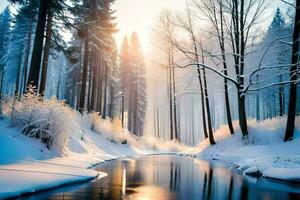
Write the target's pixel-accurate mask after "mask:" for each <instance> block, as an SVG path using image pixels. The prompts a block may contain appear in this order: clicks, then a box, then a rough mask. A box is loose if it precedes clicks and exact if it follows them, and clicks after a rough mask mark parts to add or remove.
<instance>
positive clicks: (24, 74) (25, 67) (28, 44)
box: [22, 20, 33, 93]
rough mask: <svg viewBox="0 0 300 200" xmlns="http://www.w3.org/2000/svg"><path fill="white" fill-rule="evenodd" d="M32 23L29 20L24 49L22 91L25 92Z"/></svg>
mask: <svg viewBox="0 0 300 200" xmlns="http://www.w3.org/2000/svg"><path fill="white" fill-rule="evenodd" d="M32 24H33V21H32V20H31V21H30V27H29V31H28V36H27V41H26V50H25V58H24V67H23V68H24V70H23V91H22V93H25V91H26V86H27V72H28V61H29V55H30V46H31V37H32Z"/></svg>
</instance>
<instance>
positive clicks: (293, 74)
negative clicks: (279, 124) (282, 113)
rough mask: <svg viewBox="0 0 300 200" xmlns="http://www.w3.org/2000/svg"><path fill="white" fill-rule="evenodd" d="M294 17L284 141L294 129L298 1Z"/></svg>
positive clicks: (299, 24) (298, 0) (289, 137)
mask: <svg viewBox="0 0 300 200" xmlns="http://www.w3.org/2000/svg"><path fill="white" fill-rule="evenodd" d="M295 8H296V16H295V22H294V33H293V52H292V63H291V64H292V65H291V67H290V81H291V83H290V97H289V105H288V106H289V107H288V116H287V117H288V118H287V125H286V131H285V137H284V141H288V140H292V139H293V137H294V129H295V116H296V97H297V70H298V65H299V36H300V35H299V33H300V0H296V7H295Z"/></svg>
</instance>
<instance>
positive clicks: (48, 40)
mask: <svg viewBox="0 0 300 200" xmlns="http://www.w3.org/2000/svg"><path fill="white" fill-rule="evenodd" d="M51 35H52V13H51V2H49V8H48V18H47V28H46V42H45V48H44V55H43V63H42V75H41V83H40V88H39V93H40V95H44V92H45V88H46V79H47V68H48V60H49V54H50V45H51Z"/></svg>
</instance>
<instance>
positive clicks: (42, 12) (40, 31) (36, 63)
mask: <svg viewBox="0 0 300 200" xmlns="http://www.w3.org/2000/svg"><path fill="white" fill-rule="evenodd" d="M48 6H49V0H40V6H39V14H38V21H37V25H36V31H35V38H34V45H33V51H32V56H31V64H30V71H29V77H28V82H27V84H31V85H33V86H38V85H39V76H40V66H41V59H42V52H43V42H44V32H45V26H46V15H47V10H48Z"/></svg>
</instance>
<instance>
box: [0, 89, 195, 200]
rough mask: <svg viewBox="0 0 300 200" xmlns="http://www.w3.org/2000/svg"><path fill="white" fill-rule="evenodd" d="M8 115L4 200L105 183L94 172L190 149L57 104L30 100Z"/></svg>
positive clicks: (3, 137)
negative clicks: (117, 162) (114, 162)
mask: <svg viewBox="0 0 300 200" xmlns="http://www.w3.org/2000/svg"><path fill="white" fill-rule="evenodd" d="M4 110H5V112H4V114H5V120H0V177H1V178H0V199H1V198H7V197H15V196H18V195H21V194H24V193H31V192H35V191H39V190H45V189H50V188H53V187H58V186H61V185H64V184H69V183H73V182H78V181H85V180H90V179H92V178H95V177H97V176H98V177H103V176H104V175H105V174H103V173H99V172H96V171H94V170H93V169H92V166H94V165H95V164H99V163H102V162H105V161H108V160H111V159H115V158H118V157H125V156H137V155H147V154H162V153H171V152H179V151H184V150H189V149H190V148H189V147H187V146H185V145H182V144H179V143H177V142H175V141H162V140H159V139H155V138H151V137H142V138H138V137H135V136H133V135H132V134H130V133H128V132H126V131H124V130H122V128H121V123H120V121H118V120H115V121H114V122H112V121H111V120H110V119H105V120H104V119H102V118H101V117H100V116H99V115H98V114H97V113H93V114H86V113H85V114H84V115H83V116H82V115H81V114H80V113H78V112H77V111H74V110H72V109H71V108H69V107H68V106H67V105H65V103H64V102H63V101H58V100H56V99H50V100H41V99H40V98H39V97H36V96H34V95H32V94H27V95H26V96H24V97H22V98H21V100H20V101H15V102H13V101H8V103H6V104H5V105H4ZM10 119H12V120H10ZM28 136H29V137H28Z"/></svg>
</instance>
